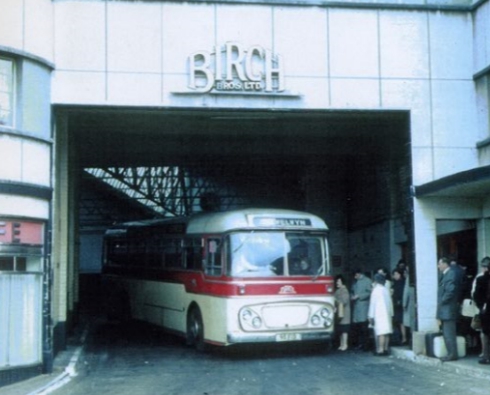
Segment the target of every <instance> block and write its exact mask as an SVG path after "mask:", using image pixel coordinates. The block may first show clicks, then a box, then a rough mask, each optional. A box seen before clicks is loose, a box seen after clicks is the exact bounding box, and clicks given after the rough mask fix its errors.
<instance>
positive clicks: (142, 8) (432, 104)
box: [0, 0, 490, 382]
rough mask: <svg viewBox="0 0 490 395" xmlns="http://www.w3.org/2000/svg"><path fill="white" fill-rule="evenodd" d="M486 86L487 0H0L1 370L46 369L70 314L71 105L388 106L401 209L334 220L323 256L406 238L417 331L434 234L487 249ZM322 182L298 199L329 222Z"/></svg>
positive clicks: (10, 375) (372, 109)
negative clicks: (399, 147) (360, 220)
mask: <svg viewBox="0 0 490 395" xmlns="http://www.w3.org/2000/svg"><path fill="white" fill-rule="evenodd" d="M489 100H490V2H488V1H486V0H485V1H478V2H471V1H417V0H413V1H411V0H408V1H403V2H400V1H393V2H390V1H387V2H382V3H378V2H376V1H357V2H350V1H345V2H342V1H340V2H328V1H326V2H319V1H312V2H308V3H304V2H295V1H287V0H284V1H279V2H278V1H274V2H267V1H264V2H254V1H233V0H229V1H225V0H223V1H204V2H192V1H191V2H175V1H149V0H148V1H130V0H126V1H123V0H121V1H118V0H115V1H108V0H4V2H3V3H2V12H1V13H0V158H1V161H2V162H1V163H2V166H0V255H1V256H0V284H2V286H1V287H0V305H1V306H2V310H1V312H0V314H1V316H2V318H1V319H0V334H1V336H0V339H2V340H0V342H2V343H0V372H2V373H1V375H2V376H1V377H2V378H3V382H11V381H13V380H16V379H17V378H18V377H21V376H22V377H24V376H29V375H32V374H35V373H36V372H40V371H42V370H44V371H49V369H50V366H51V363H52V358H53V355H54V354H55V353H56V352H57V350H59V349H61V348H62V347H63V346H64V342H65V336H66V331H67V328H68V327H69V326H70V321H71V320H72V319H73V312H74V311H75V308H76V304H77V300H78V281H77V279H78V271H79V262H78V256H79V252H78V248H79V235H78V228H77V226H78V218H77V209H76V206H77V196H78V193H79V190H78V189H77V188H78V183H77V181H76V178H77V171H78V167H77V163H78V162H77V160H78V159H77V158H78V157H79V155H80V152H78V151H77V149H78V148H79V147H80V146H78V145H76V143H75V142H74V139H75V138H74V136H73V134H72V133H71V131H72V130H73V129H72V128H74V127H75V126H73V122H74V118H72V115H73V114H77V112H78V111H85V110H87V109H90V111H96V112H98V113H102V114H104V113H107V114H108V116H109V117H110V114H111V111H147V112H158V111H169V110H179V109H185V110H186V111H187V112H188V113H192V111H198V112H199V113H203V112H204V113H205V112H206V111H213V110H220V111H222V110H224V109H226V111H227V112H233V111H234V110H237V111H238V110H243V109H246V110H249V111H251V112H253V111H257V112H273V113H279V114H282V113H285V114H286V113H290V112H291V113H294V114H300V113H301V112H303V111H304V112H307V113H312V112H313V113H315V114H326V115H329V114H331V113H335V114H339V113H341V114H342V116H347V117H349V118H350V120H351V121H350V122H354V123H355V118H356V116H357V115H358V114H359V113H362V114H363V117H365V116H367V115H370V114H373V116H374V117H378V116H379V118H383V117H384V116H385V115H387V114H388V115H390V114H397V116H400V118H402V120H403V121H404V122H406V124H407V126H406V132H407V133H408V140H409V144H408V146H407V150H408V152H409V158H408V160H407V162H406V163H408V166H407V169H406V171H407V172H408V173H409V174H408V175H407V179H409V180H410V188H409V189H410V194H408V195H407V199H408V200H409V210H408V214H407V215H405V217H403V218H402V216H398V217H396V218H393V220H389V221H384V222H379V223H370V224H368V223H367V222H366V223H365V224H363V225H362V226H361V225H360V226H358V227H357V228H355V229H350V230H348V231H347V230H339V231H338V232H335V231H334V232H333V234H332V237H333V240H334V242H333V243H334V244H335V246H334V247H333V248H334V252H335V255H336V256H339V257H341V260H340V261H339V262H338V265H337V266H336V268H335V270H336V271H338V272H341V271H343V270H346V269H350V268H352V267H351V266H349V265H354V264H355V263H353V262H354V261H360V262H361V263H362V265H363V266H364V267H365V268H366V269H369V270H372V269H374V268H375V267H377V266H380V265H381V262H380V261H383V262H382V264H383V265H386V263H387V262H388V264H389V265H391V264H392V263H393V262H395V261H396V260H397V259H398V258H400V257H401V256H402V252H401V251H402V250H401V249H400V246H401V245H404V244H406V243H407V242H409V245H410V247H409V249H410V251H411V257H410V259H409V261H410V262H412V263H413V265H414V272H415V273H416V276H415V278H416V282H415V290H416V300H417V301H418V302H417V316H416V321H417V322H416V329H418V330H432V329H435V328H436V321H435V309H436V299H437V297H436V295H437V269H436V261H437V256H438V255H439V253H440V252H441V244H440V243H439V241H440V240H441V237H443V236H444V235H446V234H454V233H457V232H463V231H467V230H469V229H470V230H472V231H473V232H474V234H475V243H476V251H475V253H474V254H475V256H476V257H477V259H478V260H479V259H481V258H482V257H483V256H485V255H490V237H489V232H490V199H489V198H488V192H490V167H489V166H490V134H489V133H490V125H489V123H490V111H489ZM363 119H364V118H363ZM402 123H403V122H402ZM393 125H395V124H393ZM396 125H399V124H398V123H397V124H396ZM396 127H399V126H396ZM388 129H389V128H388ZM395 129H396V128H395ZM298 133H301V131H298ZM394 133H397V131H396V130H395V131H394ZM351 142H352V145H355V144H356V143H355V140H352V141H351ZM114 143H115V144H116V143H117V137H116V139H115V142H114ZM357 149H358V150H359V151H362V147H358V148H357ZM100 152H101V153H100V155H104V151H100ZM321 171H322V169H321V168H320V167H314V166H313V167H312V168H311V170H310V172H309V177H310V181H311V180H313V181H311V183H310V184H309V185H315V184H316V185H318V184H320V183H321V182H322V173H321ZM366 173H368V172H367V171H366ZM389 174H390V166H389V165H386V167H383V168H380V169H379V174H377V175H370V176H367V177H372V178H371V179H370V181H369V182H368V181H359V183H360V184H361V186H362V187H363V189H364V190H365V189H366V188H368V187H369V185H371V181H374V182H375V183H379V184H381V182H382V181H383V180H384V179H385V178H386V177H387V175H389ZM344 177H345V175H344V176H343V177H342V179H344ZM337 181H338V180H336V178H335V176H329V179H328V181H327V182H326V184H325V185H324V186H323V187H321V188H315V187H311V190H310V197H309V198H308V207H307V208H308V209H309V210H310V211H315V212H317V213H319V214H323V216H324V217H325V218H326V221H327V223H334V224H335V226H334V228H339V229H341V228H342V225H341V224H342V222H343V221H345V218H343V216H342V215H341V214H339V215H338V216H336V215H334V214H332V213H331V212H333V211H334V210H333V208H334V207H335V208H336V209H337V210H338V211H339V212H342V210H343V207H342V206H340V205H339V204H338V203H334V202H333V200H335V199H334V198H333V197H335V193H339V192H338V189H342V185H341V183H339V182H337ZM334 186H335V187H334ZM377 188H378V189H377V191H378V193H380V194H382V186H379V187H377ZM361 193H362V192H361ZM329 199H330V200H329ZM373 204H376V203H373ZM329 219H330V220H329ZM407 221H408V222H410V224H411V225H410V226H409V227H408V229H410V232H412V233H411V234H409V233H410V232H407V231H406V229H405V230H404V226H405V227H406V222H407ZM404 224H405V225H404ZM2 228H3V230H2ZM366 240H367V241H368V242H369V241H370V243H368V244H369V246H363V244H365V243H366ZM376 243H379V245H377V244H376ZM373 246H374V247H373ZM376 251H378V253H376ZM444 251H447V250H444ZM369 254H371V255H369ZM471 264H473V265H474V264H475V263H474V262H472V263H471ZM4 306H7V308H6V309H4V308H3V307H4ZM18 306H22V309H24V310H19V308H20V307H18Z"/></svg>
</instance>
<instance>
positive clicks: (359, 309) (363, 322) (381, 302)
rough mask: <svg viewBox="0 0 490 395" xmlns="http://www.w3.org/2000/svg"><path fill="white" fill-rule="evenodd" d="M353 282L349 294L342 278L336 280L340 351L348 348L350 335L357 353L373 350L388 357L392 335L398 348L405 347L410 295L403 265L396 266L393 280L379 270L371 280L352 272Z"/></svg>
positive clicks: (383, 271) (376, 353) (385, 272)
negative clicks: (396, 336) (352, 336)
mask: <svg viewBox="0 0 490 395" xmlns="http://www.w3.org/2000/svg"><path fill="white" fill-rule="evenodd" d="M354 279H355V281H354V283H353V285H352V288H351V289H350V290H349V289H348V288H347V285H346V282H345V279H344V277H343V276H342V275H338V276H337V277H336V280H335V281H336V287H337V290H336V292H335V300H336V305H337V314H338V316H339V321H338V333H339V338H340V346H339V350H341V351H345V350H347V349H348V348H349V334H350V333H351V332H352V334H353V335H354V336H355V338H354V341H353V344H354V345H355V346H356V348H357V349H359V350H365V351H370V350H373V352H374V354H375V355H378V356H384V355H389V345H390V339H391V336H392V335H393V333H394V332H396V334H397V335H398V338H399V339H398V340H399V343H400V344H408V336H407V331H408V330H407V327H410V321H411V320H410V310H411V306H410V305H411V303H412V298H411V296H412V294H411V289H410V286H409V281H408V271H407V268H406V265H405V263H404V262H403V261H402V260H400V261H399V262H398V265H397V267H396V268H395V269H394V270H393V271H392V280H391V279H390V276H389V272H388V271H387V270H386V269H385V268H379V269H378V270H377V271H376V273H375V274H374V275H373V278H372V279H371V278H369V277H368V276H367V275H366V274H365V273H363V271H362V270H360V269H358V270H356V271H355V272H354ZM351 327H352V328H351ZM351 329H352V330H351ZM371 330H372V331H373V332H372V333H373V337H371V332H370V331H371ZM372 338H373V339H374V342H373V341H372V340H371V339H372Z"/></svg>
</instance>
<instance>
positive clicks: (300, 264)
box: [228, 231, 326, 277]
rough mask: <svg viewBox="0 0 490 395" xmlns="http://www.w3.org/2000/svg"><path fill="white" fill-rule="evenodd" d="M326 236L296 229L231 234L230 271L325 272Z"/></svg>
mask: <svg viewBox="0 0 490 395" xmlns="http://www.w3.org/2000/svg"><path fill="white" fill-rule="evenodd" d="M325 248H326V247H325V238H324V237H323V236H321V235H307V234H304V233H301V234H300V233H292V232H282V231H281V232H278V231H274V232H272V231H271V232H254V231H250V232H237V233H233V234H231V235H230V249H229V251H230V254H231V256H230V259H229V260H228V262H229V265H230V267H229V268H228V274H229V275H231V276H238V277H241V276H244V277H269V276H308V275H311V276H315V275H318V274H321V273H324V257H325V255H326V254H325Z"/></svg>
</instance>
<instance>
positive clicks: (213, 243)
mask: <svg viewBox="0 0 490 395" xmlns="http://www.w3.org/2000/svg"><path fill="white" fill-rule="evenodd" d="M205 271H206V274H209V275H211V276H220V275H221V241H220V239H214V238H213V239H208V240H207V241H206V267H205Z"/></svg>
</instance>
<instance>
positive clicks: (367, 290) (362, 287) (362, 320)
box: [351, 269, 372, 351]
mask: <svg viewBox="0 0 490 395" xmlns="http://www.w3.org/2000/svg"><path fill="white" fill-rule="evenodd" d="M354 278H355V279H356V282H355V283H354V285H353V286H352V292H351V300H352V301H353V302H354V306H353V307H354V308H353V312H352V323H353V326H354V332H355V333H356V334H357V348H358V349H359V350H364V351H369V348H370V347H369V344H368V341H369V328H368V310H369V298H370V297H371V291H372V284H371V280H370V279H369V278H368V277H366V276H365V275H364V273H363V272H362V270H360V269H357V270H356V271H355V272H354Z"/></svg>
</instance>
